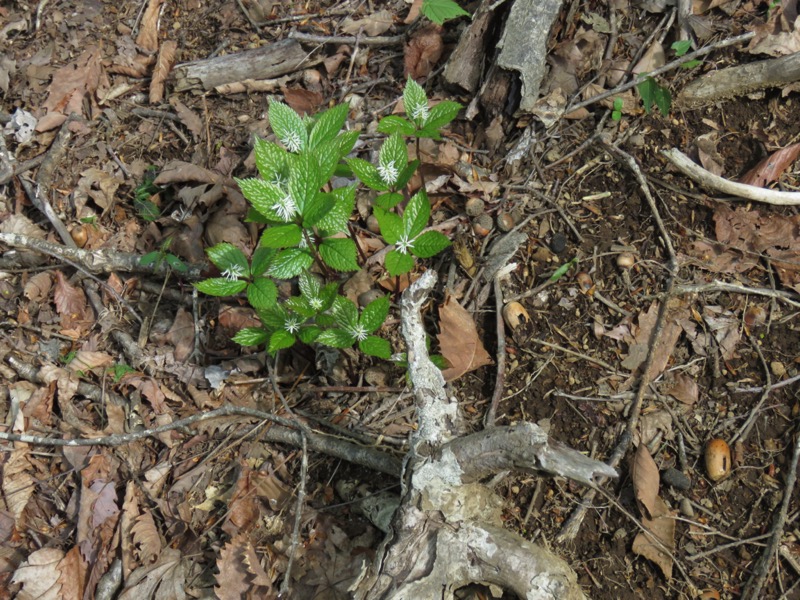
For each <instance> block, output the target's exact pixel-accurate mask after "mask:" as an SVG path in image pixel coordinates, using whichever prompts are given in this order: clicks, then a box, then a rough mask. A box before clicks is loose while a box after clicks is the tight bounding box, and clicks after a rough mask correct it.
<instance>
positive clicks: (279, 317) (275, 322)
mask: <svg viewBox="0 0 800 600" xmlns="http://www.w3.org/2000/svg"><path fill="white" fill-rule="evenodd" d="M256 313H257V314H258V318H259V319H261V322H262V323H264V325H266V326H267V328H268V329H271V330H275V329H284V325H285V324H286V319H287V318H288V316H289V315H288V313H287V312H286V309H285V308H283V306H281V305H280V304H277V303H276V304H273V305H272V306H269V307H267V308H257V309H256Z"/></svg>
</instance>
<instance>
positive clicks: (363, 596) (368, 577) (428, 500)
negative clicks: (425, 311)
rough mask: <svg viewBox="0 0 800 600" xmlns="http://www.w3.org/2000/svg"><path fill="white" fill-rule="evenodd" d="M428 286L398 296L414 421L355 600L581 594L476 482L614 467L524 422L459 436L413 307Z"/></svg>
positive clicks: (578, 474) (454, 410) (590, 476)
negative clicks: (384, 523) (394, 502)
mask: <svg viewBox="0 0 800 600" xmlns="http://www.w3.org/2000/svg"><path fill="white" fill-rule="evenodd" d="M435 282H436V275H435V274H434V273H433V272H432V271H428V272H427V273H425V274H424V275H423V276H422V277H420V279H418V280H417V281H416V282H415V283H414V284H412V285H411V286H410V287H409V288H408V289H407V290H406V291H405V292H404V294H403V299H402V302H401V311H402V317H401V327H402V331H403V337H404V338H405V340H406V344H407V348H408V361H409V373H410V375H411V380H412V382H413V385H414V391H415V401H416V409H417V421H418V425H419V427H418V429H417V430H416V432H415V433H414V435H413V436H412V439H411V450H410V451H409V454H408V456H407V461H406V469H405V472H404V474H403V479H402V483H403V494H402V495H401V499H400V504H399V507H398V508H397V510H396V512H395V514H394V519H393V520H392V522H391V525H390V526H389V528H388V529H389V531H388V533H387V536H386V538H385V540H384V542H383V544H382V545H381V548H380V549H379V551H378V554H377V557H376V559H375V561H374V562H373V563H372V564H370V565H366V566H365V569H364V572H363V573H362V577H361V578H360V579H359V581H358V582H357V584H355V585H354V587H353V589H352V590H351V591H353V592H354V597H355V598H356V599H358V600H377V599H381V600H385V599H390V598H391V599H395V600H399V599H401V598H405V599H412V598H442V599H445V600H447V599H452V598H454V597H455V596H454V593H455V591H456V590H458V589H459V588H461V587H463V586H465V585H468V584H470V583H482V584H485V585H490V586H493V587H495V588H504V589H507V590H511V591H513V592H514V593H516V594H517V595H518V596H519V597H521V598H537V599H542V600H544V599H551V600H555V599H559V600H572V599H575V600H577V599H580V598H584V597H585V596H584V594H583V592H582V590H581V588H580V586H579V585H578V583H577V575H576V574H575V572H574V571H573V570H572V568H571V567H570V566H569V565H568V564H567V563H566V562H565V561H564V560H563V559H561V558H560V557H558V556H557V555H555V554H554V553H552V552H550V551H549V550H546V549H545V548H542V547H540V546H538V545H536V544H534V543H532V542H529V541H527V540H525V539H524V538H522V537H521V536H519V535H518V534H516V533H514V532H512V531H509V530H507V529H505V528H503V525H502V520H501V516H502V508H503V500H502V499H501V498H500V497H499V496H498V495H497V494H495V493H494V491H493V490H491V489H489V487H487V486H486V485H484V484H483V483H481V481H482V480H483V479H485V478H487V477H490V476H491V475H493V474H495V473H498V472H501V471H505V470H519V471H523V472H546V473H550V474H552V475H556V476H562V477H568V478H571V479H573V480H575V481H578V482H580V483H583V484H584V485H594V481H595V478H597V477H598V476H605V477H616V472H615V471H614V469H612V468H611V467H609V466H608V465H606V464H604V463H602V462H599V461H596V460H593V459H590V458H587V457H585V456H583V455H582V454H580V453H579V452H577V451H575V450H572V449H570V448H567V447H566V446H564V445H563V444H560V443H558V442H554V441H552V440H550V439H549V438H548V436H547V434H546V433H545V432H544V431H543V430H542V429H541V428H539V427H538V426H537V425H535V424H532V423H519V424H517V425H514V426H511V427H494V428H491V429H487V430H485V431H481V432H478V433H472V434H468V435H465V426H464V423H463V422H462V420H461V419H460V417H459V412H458V405H457V403H456V401H455V399H453V398H448V396H447V393H446V391H445V382H444V379H443V377H442V374H441V371H439V370H438V369H437V368H436V367H435V366H434V365H433V363H432V362H431V361H430V359H429V357H428V353H427V349H426V342H425V338H426V336H425V330H424V328H423V326H422V319H421V315H420V309H421V306H422V304H423V303H424V302H425V301H426V299H427V297H428V294H429V293H430V290H431V289H432V288H433V286H434V284H435Z"/></svg>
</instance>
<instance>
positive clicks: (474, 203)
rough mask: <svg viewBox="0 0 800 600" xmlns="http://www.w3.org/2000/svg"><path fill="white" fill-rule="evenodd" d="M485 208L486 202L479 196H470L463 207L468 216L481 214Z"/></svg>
mask: <svg viewBox="0 0 800 600" xmlns="http://www.w3.org/2000/svg"><path fill="white" fill-rule="evenodd" d="M485 209H486V203H485V202H484V201H483V200H481V199H480V198H470V199H469V200H467V204H466V205H465V207H464V210H466V212H467V214H468V215H469V216H470V217H477V216H479V215H482V214H483V212H484V210H485Z"/></svg>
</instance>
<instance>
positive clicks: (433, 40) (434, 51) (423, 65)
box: [403, 25, 444, 79]
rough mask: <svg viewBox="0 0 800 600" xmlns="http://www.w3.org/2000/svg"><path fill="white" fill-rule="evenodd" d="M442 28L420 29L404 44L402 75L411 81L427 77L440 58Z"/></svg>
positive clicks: (442, 46)
mask: <svg viewBox="0 0 800 600" xmlns="http://www.w3.org/2000/svg"><path fill="white" fill-rule="evenodd" d="M443 48H444V43H443V42H442V28H441V27H439V26H438V25H428V26H427V27H423V28H422V29H420V30H419V31H418V32H417V33H416V34H415V35H414V37H412V38H411V41H410V42H409V43H408V44H406V48H405V58H404V60H403V65H404V68H403V75H404V76H405V77H408V76H411V78H412V79H419V78H421V77H427V76H428V75H430V74H431V71H433V69H434V68H435V67H436V65H437V64H438V62H439V59H440V58H441V57H442V50H443Z"/></svg>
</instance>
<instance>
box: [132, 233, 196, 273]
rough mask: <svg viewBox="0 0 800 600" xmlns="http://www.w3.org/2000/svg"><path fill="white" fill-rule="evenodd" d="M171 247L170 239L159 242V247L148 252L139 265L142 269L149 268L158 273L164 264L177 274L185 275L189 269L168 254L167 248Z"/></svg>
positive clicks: (172, 255)
mask: <svg viewBox="0 0 800 600" xmlns="http://www.w3.org/2000/svg"><path fill="white" fill-rule="evenodd" d="M171 245H172V238H167V239H165V240H164V241H163V242H161V247H160V248H159V249H158V250H153V251H152V252H148V253H147V254H145V255H144V256H142V257H141V258H140V259H139V264H140V265H142V266H143V267H148V266H151V265H152V267H153V270H154V271H158V269H159V268H160V267H161V264H162V263H166V265H167V267H168V268H170V269H172V270H173V271H177V272H178V273H186V271H188V270H189V268H188V267H187V266H186V265H185V264H184V262H183V261H182V260H181V259H180V258H178V257H177V256H175V255H174V254H172V253H171V252H169V247H170V246H171Z"/></svg>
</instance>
